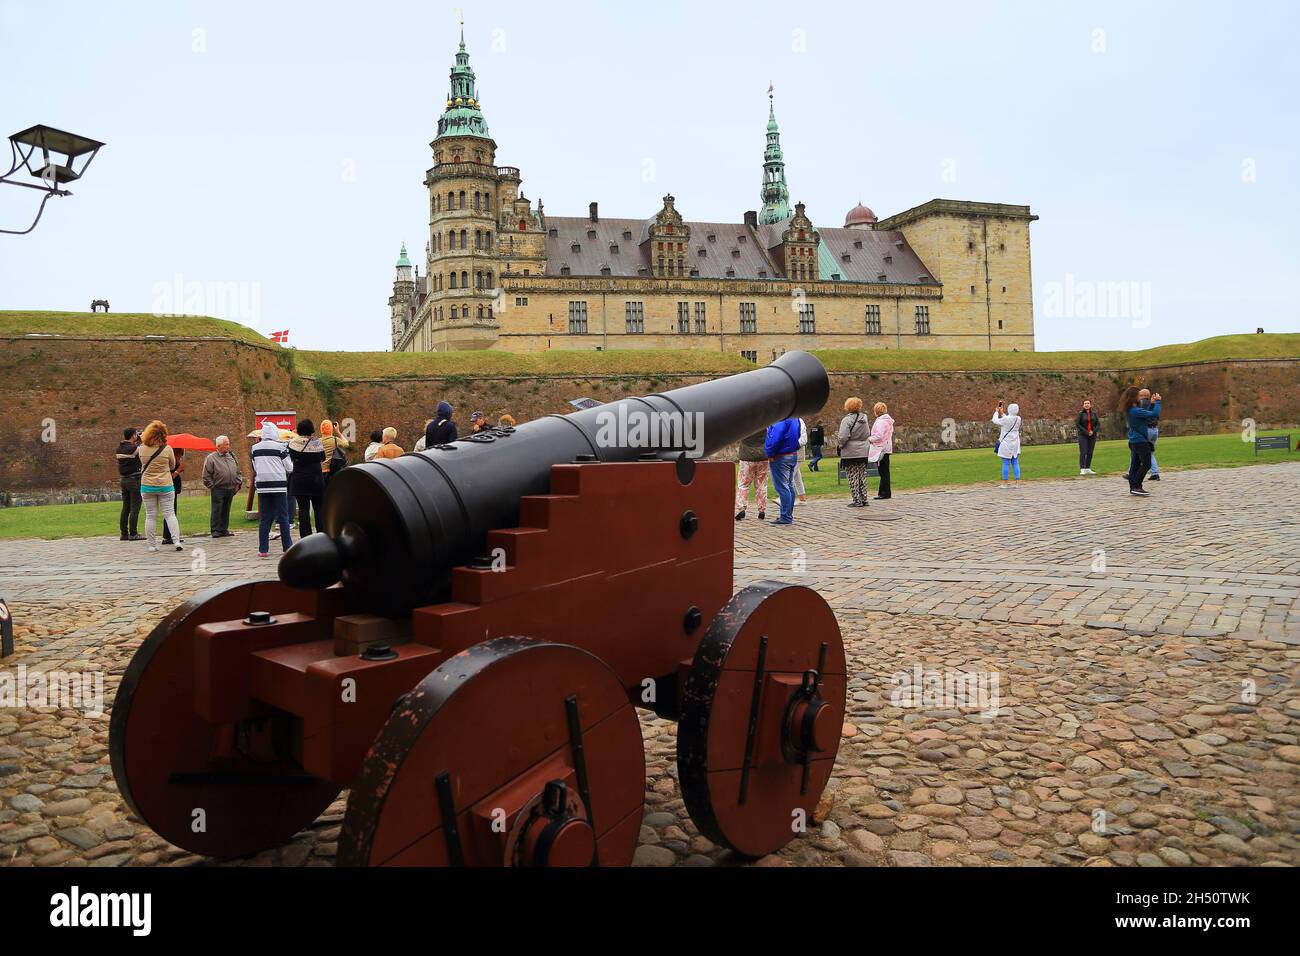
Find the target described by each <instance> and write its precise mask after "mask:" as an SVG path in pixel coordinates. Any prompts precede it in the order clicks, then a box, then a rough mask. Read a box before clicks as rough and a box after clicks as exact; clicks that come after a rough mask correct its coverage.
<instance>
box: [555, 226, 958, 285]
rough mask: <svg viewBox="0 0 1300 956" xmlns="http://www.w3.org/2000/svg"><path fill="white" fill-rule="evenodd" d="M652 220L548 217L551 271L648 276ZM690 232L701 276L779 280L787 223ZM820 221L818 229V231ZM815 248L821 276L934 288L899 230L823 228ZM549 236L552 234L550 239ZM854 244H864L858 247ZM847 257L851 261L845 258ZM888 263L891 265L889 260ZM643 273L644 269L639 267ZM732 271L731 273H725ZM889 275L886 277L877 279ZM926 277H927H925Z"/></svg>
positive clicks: (693, 228) (693, 258) (701, 228)
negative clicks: (646, 242) (772, 254)
mask: <svg viewBox="0 0 1300 956" xmlns="http://www.w3.org/2000/svg"><path fill="white" fill-rule="evenodd" d="M647 222H648V220H645V219H609V218H605V217H603V216H602V217H601V218H599V219H598V220H597V221H596V222H592V221H591V219H590V218H589V217H586V216H547V217H546V273H547V275H551V276H559V275H564V274H565V273H564V271H563V270H564V268H565V267H568V270H569V271H568V275H573V276H600V275H603V274H605V273H604V272H603V271H602V270H604V269H608V270H609V273H608V274H609V275H611V276H631V277H636V276H638V275H651V274H652V272H651V262H650V258H649V257H650V256H653V255H655V251H654V250H653V249H650V251H649V253H647V252H646V250H643V249H642V248H641V241H642V239H643V238H644V236H645V235H646V227H647ZM686 225H687V226H688V227H689V228H690V230H691V232H690V240H689V244H688V247H687V248H688V249H689V250H690V268H692V269H696V270H698V272H699V278H701V279H728V278H735V279H777V278H781V276H780V275H778V274H777V270H776V266H775V265H774V263H773V261H772V259H771V258H769V256H768V254H767V250H768V249H770V248H771V247H772V246H775V245H778V244H779V243H780V241H781V233H782V231H784V229H785V228H786V224H785V223H773V224H769V225H762V224H760V225H759V226H757V227H756V228H754V229H751V228H750V227H749V226H746V225H745V224H744V223H723V222H687V223H686ZM815 226H816V224H814V227H815ZM818 232H819V233H820V234H821V240H822V242H821V248H820V249H819V250H818V254H819V260H818V261H819V264H820V267H821V272H822V278H823V279H824V280H830V279H831V276H832V275H833V274H838V275H839V276H840V281H843V282H881V281H884V282H891V283H899V284H907V285H916V284H918V283H933V282H934V280H933V278H932V277H931V275H930V270H929V269H928V268H926V266H925V264H924V263H922V262H921V260H920V258H919V257H918V256H917V255H916V253H915V252H914V251H913V250H912V248H911V247H910V246H909V245H907V242H906V241H905V240H904V239H903V234H902V233H901V232H875V231H872V230H869V229H821V228H818ZM552 233H554V234H553V235H552ZM855 243H861V248H859V247H858V246H857V245H855ZM845 254H847V255H848V257H849V260H848V261H847V262H845V261H844V259H843V256H844V255H845ZM886 259H889V260H891V261H886ZM643 269H644V270H645V271H644V272H642V271H641V270H643ZM728 270H731V274H728ZM882 275H883V276H884V277H885V278H884V279H883V280H882V279H881V278H880V276H882ZM922 276H924V277H925V278H922Z"/></svg>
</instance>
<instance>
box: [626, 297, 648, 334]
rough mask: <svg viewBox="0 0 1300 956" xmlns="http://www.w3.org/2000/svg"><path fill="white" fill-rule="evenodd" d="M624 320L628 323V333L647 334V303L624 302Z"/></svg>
mask: <svg viewBox="0 0 1300 956" xmlns="http://www.w3.org/2000/svg"><path fill="white" fill-rule="evenodd" d="M623 321H624V322H626V323H627V334H628V335H643V334H645V303H644V302H624V303H623Z"/></svg>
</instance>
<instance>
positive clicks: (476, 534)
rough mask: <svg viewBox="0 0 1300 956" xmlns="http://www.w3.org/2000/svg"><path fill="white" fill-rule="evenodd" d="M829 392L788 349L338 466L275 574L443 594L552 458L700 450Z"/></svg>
mask: <svg viewBox="0 0 1300 956" xmlns="http://www.w3.org/2000/svg"><path fill="white" fill-rule="evenodd" d="M829 394H830V381H829V379H828V377H827V375H826V369H825V368H824V367H823V365H822V363H821V362H819V361H818V360H817V359H816V358H814V357H813V356H812V355H809V354H808V353H807V352H787V353H786V354H785V355H783V356H781V357H780V358H779V359H777V360H776V361H775V362H773V363H772V364H771V365H768V366H766V367H764V368H760V369H755V370H754V371H751V372H743V373H741V374H739V375H731V376H728V377H726V378H721V379H716V380H714V381H711V382H701V383H699V384H696V385H688V386H686V387H684V388H678V389H673V390H672V391H669V392H664V393H662V394H655V395H647V396H644V397H639V398H626V399H623V400H622V401H618V402H613V403H611V404H609V405H602V406H599V407H597V408H589V409H585V410H583V411H580V412H574V413H573V414H570V415H552V416H548V417H546V418H541V419H538V420H536V421H532V422H527V423H525V424H523V425H521V426H519V427H518V428H516V429H501V428H498V429H492V430H490V431H487V432H481V433H479V434H476V435H473V436H470V437H468V438H465V439H462V440H461V441H457V442H455V443H453V444H450V445H443V446H439V447H437V448H431V449H427V450H426V451H424V452H421V453H418V454H410V455H404V456H403V457H401V458H397V459H392V460H381V461H373V462H368V463H365V464H359V465H354V466H351V467H348V468H345V469H343V470H342V471H340V472H339V473H338V474H337V475H335V476H333V478H332V479H331V480H330V483H329V486H328V489H327V491H326V495H325V507H324V522H323V523H324V528H325V530H324V531H323V532H321V533H318V534H313V535H311V536H309V537H307V538H304V539H303V540H301V541H299V542H298V543H297V544H295V545H294V546H293V547H292V548H290V549H289V551H288V553H287V554H285V555H284V557H283V558H281V560H280V568H279V572H280V580H281V581H282V582H283V583H285V584H287V585H289V586H290V587H294V588H305V589H322V588H326V587H329V586H330V585H332V584H334V583H336V582H338V581H340V580H341V581H342V582H343V583H344V586H345V587H347V588H348V589H349V591H350V592H352V595H351V596H352V597H354V598H355V599H356V600H357V603H358V604H359V605H360V606H363V607H365V608H367V609H368V610H371V611H373V612H374V613H377V614H388V615H399V614H403V613H405V612H407V611H409V610H410V609H412V608H415V607H419V606H421V605H425V604H430V603H433V602H435V601H437V600H440V599H442V598H444V597H445V595H446V593H447V590H448V586H449V582H450V574H451V569H452V568H454V567H457V566H459V565H462V564H466V563H467V562H469V561H471V560H472V559H474V558H475V557H476V556H479V555H481V553H482V550H483V547H484V542H485V539H486V536H487V533H488V532H489V531H492V530H494V529H499V528H511V527H515V526H517V525H518V524H519V499H520V498H522V497H524V496H527V495H540V494H545V493H546V492H547V490H548V488H549V485H550V472H551V466H553V465H557V464H566V463H569V462H575V461H590V462H625V461H636V460H638V459H642V458H644V457H646V456H654V457H681V456H685V458H687V459H691V458H698V457H703V456H705V455H708V454H711V453H713V452H716V451H718V450H719V449H722V448H725V447H726V446H727V445H729V444H732V443H733V442H737V441H739V440H740V439H742V438H744V437H745V436H747V435H750V434H753V433H754V432H755V431H757V430H759V429H760V428H764V427H766V426H768V425H771V424H772V423H774V422H778V421H781V420H782V419H785V418H790V417H793V416H799V415H807V414H812V413H814V412H817V411H820V410H821V409H822V407H823V406H824V405H825V404H826V400H827V398H828V396H829ZM628 506H629V507H635V506H636V504H635V502H629V503H628ZM593 533H598V529H593Z"/></svg>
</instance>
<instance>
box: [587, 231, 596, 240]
mask: <svg viewBox="0 0 1300 956" xmlns="http://www.w3.org/2000/svg"><path fill="white" fill-rule="evenodd" d="M587 238H588V239H595V238H596V230H595V229H588V230H587Z"/></svg>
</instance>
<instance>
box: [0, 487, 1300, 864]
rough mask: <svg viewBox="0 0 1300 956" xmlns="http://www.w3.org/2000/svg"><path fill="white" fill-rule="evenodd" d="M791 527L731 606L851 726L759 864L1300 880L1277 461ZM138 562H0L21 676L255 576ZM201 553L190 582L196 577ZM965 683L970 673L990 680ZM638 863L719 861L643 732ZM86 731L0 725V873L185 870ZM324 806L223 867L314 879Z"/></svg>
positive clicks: (114, 667) (1296, 550)
mask: <svg viewBox="0 0 1300 956" xmlns="http://www.w3.org/2000/svg"><path fill="white" fill-rule="evenodd" d="M1150 487H1151V489H1152V491H1153V493H1154V494H1153V497H1152V498H1151V499H1149V500H1145V501H1143V500H1138V499H1131V498H1129V497H1128V496H1127V495H1126V494H1124V492H1123V488H1122V486H1121V484H1120V483H1119V482H1117V481H1116V480H1114V479H1107V478H1093V479H1087V480H1084V479H1081V480H1070V481H1059V482H1035V483H1033V484H1027V485H1025V486H1024V487H1021V488H1016V489H1007V490H1002V489H999V488H996V487H972V488H963V489H957V490H948V491H938V492H930V493H912V494H906V495H900V496H898V497H896V498H895V499H893V500H892V501H887V502H872V504H871V507H870V508H869V509H866V510H857V509H848V508H846V507H845V505H844V502H843V501H842V500H839V499H824V500H820V501H813V502H811V503H809V504H806V505H801V506H799V508H798V509H797V510H796V517H797V523H796V525H795V526H794V527H793V528H775V527H772V526H771V525H760V524H759V523H758V522H757V521H755V520H754V513H753V512H752V511H751V513H750V518H749V519H748V520H747V521H745V522H743V523H741V524H739V525H738V526H737V531H738V533H737V562H736V578H737V582H736V583H737V585H738V586H739V585H742V584H744V583H747V582H749V581H753V580H758V579H760V578H778V579H781V580H791V581H799V582H802V583H807V584H810V585H812V586H814V587H816V588H818V589H819V590H820V591H821V592H822V593H823V594H824V595H826V597H827V598H828V599H829V600H830V601H831V602H832V604H833V605H834V606H835V608H836V611H837V613H838V616H839V619H840V623H841V627H842V628H843V631H844V637H845V642H846V647H847V650H848V655H849V662H850V685H849V695H850V700H849V711H848V715H847V720H846V723H845V726H844V729H843V739H842V741H841V745H840V752H839V761H838V765H837V769H836V774H835V776H834V777H833V778H832V781H831V788H830V790H829V791H828V796H827V798H826V799H825V800H823V805H822V807H821V808H820V812H819V814H818V819H817V820H816V821H815V823H814V824H813V825H812V826H810V828H809V832H808V833H806V834H804V835H803V836H801V837H800V838H799V839H797V840H795V841H794V842H792V843H791V844H790V845H789V846H788V847H786V848H785V849H784V850H782V851H781V852H780V853H779V854H775V855H773V856H771V857H767V858H765V859H764V860H761V861H758V865H789V864H801V865H817V866H822V865H826V866H839V865H850V866H857V865H898V866H929V865H1044V864H1047V865H1063V866H1067V865H1140V866H1163V865H1179V864H1199V865H1210V864H1215V865H1218V864H1227V865H1247V864H1265V865H1281V864H1295V863H1297V862H1300V836H1298V832H1300V788H1298V786H1297V784H1298V783H1300V781H1298V780H1297V777H1298V775H1300V690H1298V689H1297V677H1298V676H1300V666H1298V665H1300V525H1297V523H1296V522H1295V521H1294V519H1293V518H1292V517H1291V516H1292V515H1294V514H1295V513H1296V510H1297V508H1298V507H1300V464H1296V463H1292V464H1275V465H1262V466H1257V467H1252V468H1244V469H1232V470H1223V471H1194V472H1183V473H1176V472H1171V473H1169V474H1168V475H1167V476H1166V478H1165V480H1164V481H1162V482H1161V483H1159V484H1154V485H1151V486H1150ZM189 544H190V545H191V547H190V548H188V549H187V550H186V551H185V552H184V553H181V554H176V553H174V552H163V553H160V554H157V555H148V554H146V553H145V552H144V549H143V545H137V544H123V543H120V542H118V541H116V539H107V538H105V539H92V540H78V541H56V542H39V541H22V542H15V541H5V542H0V595H4V596H5V597H7V598H8V599H9V601H10V603H11V606H12V607H13V610H14V613H15V615H16V619H17V621H18V627H17V643H18V648H19V653H18V655H17V656H16V657H14V658H11V659H9V660H6V661H5V664H4V667H5V669H7V670H10V671H12V670H13V669H14V668H15V667H16V666H17V665H18V664H19V663H22V664H25V665H26V666H27V667H28V668H29V669H30V668H33V667H44V668H56V667H57V668H62V669H68V670H83V669H92V670H93V669H102V670H103V671H104V672H105V691H106V695H107V700H108V703H109V705H111V702H112V698H113V695H114V693H115V691H116V686H117V682H118V680H119V679H120V676H121V674H122V672H123V670H124V669H125V667H126V665H127V662H128V661H129V660H130V657H131V654H132V653H133V652H134V650H135V648H136V647H137V646H138V645H139V643H140V641H141V639H142V638H143V637H144V636H145V634H147V633H148V631H149V630H150V628H152V626H153V625H154V624H155V623H156V622H157V620H158V619H159V618H160V617H161V616H162V615H163V614H164V613H165V612H166V610H167V609H169V608H170V607H172V606H173V605H174V604H175V603H176V602H177V601H178V599H180V598H181V597H183V596H186V595H188V594H192V593H194V592H196V591H199V590H202V589H204V588H207V587H211V586H213V585H215V584H218V583H221V582H222V581H225V580H230V581H233V580H245V579H248V578H250V577H266V576H270V575H272V574H273V573H274V565H273V563H272V562H268V561H259V560H258V559H257V558H256V557H255V556H254V554H253V552H254V551H255V538H254V536H253V535H252V534H250V533H247V532H245V533H242V534H240V535H238V536H236V537H234V538H228V539H225V540H221V541H215V542H211V541H208V540H207V539H205V538H193V539H191V540H190V542H189ZM196 549H202V550H203V552H204V554H203V555H202V558H203V562H204V564H205V566H204V567H203V568H202V571H201V573H200V572H197V571H196V570H195V567H196V565H195V562H196V560H197V559H198V557H199V555H198V554H197V550H196ZM918 667H920V668H921V669H923V670H924V671H925V672H937V673H941V674H959V673H967V674H973V675H976V676H977V677H979V676H983V675H996V677H997V680H998V686H997V691H998V700H997V702H996V703H997V709H996V715H995V716H991V717H988V716H982V715H981V714H980V713H977V712H975V708H972V707H954V706H949V704H951V703H952V702H951V701H946V702H945V701H939V702H932V701H923V702H922V703H923V704H925V706H917V707H912V706H902V705H903V704H906V703H907V701H903V700H897V699H895V698H894V697H892V696H891V695H892V692H893V691H894V690H895V688H896V685H895V684H894V683H893V682H892V681H891V675H894V674H895V673H898V672H907V673H912V672H914V671H915V669H916V668H918ZM990 679H991V677H990ZM642 726H643V731H644V735H645V741H646V756H647V762H648V766H649V774H648V778H647V782H646V816H645V820H644V826H643V827H642V831H641V846H640V848H639V849H638V851H637V860H636V862H637V863H638V864H640V865H647V866H668V865H698V866H708V865H731V864H736V863H739V862H742V861H738V860H735V859H733V858H732V857H731V856H730V855H729V854H727V853H725V852H723V851H721V850H719V849H718V848H716V847H714V846H713V845H712V844H710V843H709V841H708V840H706V839H705V838H704V837H702V836H700V835H699V834H698V833H697V832H696V831H695V829H694V827H693V826H692V824H691V822H690V820H689V819H688V818H687V816H686V814H685V810H684V808H683V804H682V799H681V796H680V793H679V791H678V788H677V783H676V779H675V774H676V770H675V765H674V744H675V737H674V732H675V728H674V726H673V725H672V724H671V723H669V722H667V721H663V720H659V719H656V718H653V717H646V718H644V719H643V721H642ZM107 746H108V718H107V716H102V717H98V718H96V717H88V716H86V715H84V714H82V713H79V712H75V711H55V710H52V709H43V710H22V709H0V864H4V865H13V866H17V865H33V864H35V865H57V864H64V863H72V864H90V865H95V866H124V865H130V866H150V865H192V864H199V863H203V862H207V861H204V860H202V859H201V858H198V857H195V856H192V855H190V854H187V853H186V852H184V851H183V850H180V849H177V848H175V847H172V846H170V845H169V844H167V843H165V842H164V841H163V840H161V839H160V838H158V837H156V836H154V835H153V834H152V833H151V832H150V831H149V830H147V829H146V828H145V827H143V826H142V825H141V824H140V823H138V822H137V821H135V820H134V819H132V818H131V817H130V816H129V815H128V813H127V812H126V810H125V807H124V806H123V804H122V802H121V800H120V798H119V796H118V794H117V791H116V788H115V786H114V783H113V779H112V774H111V772H110V771H109V766H108V755H107ZM342 812H343V800H342V798H341V799H340V800H339V801H338V802H337V803H336V804H335V805H334V806H332V807H331V808H330V810H329V811H328V812H327V813H326V814H325V815H324V816H323V817H322V818H321V819H320V820H319V821H317V823H316V824H315V825H314V826H313V827H311V828H310V829H308V830H307V831H304V832H303V833H301V834H299V835H298V836H297V837H296V838H295V839H294V840H293V841H292V842H290V843H288V844H286V845H284V846H281V847H277V848H274V849H271V850H267V851H265V852H263V853H261V854H258V855H257V856H256V857H254V858H251V859H248V860H240V861H236V862H234V863H233V864H228V865H244V866H247V865H273V864H278V865H328V864H329V863H330V862H331V861H332V857H333V856H334V854H335V851H336V846H337V843H336V841H337V839H338V833H339V826H340V821H341V818H342Z"/></svg>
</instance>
